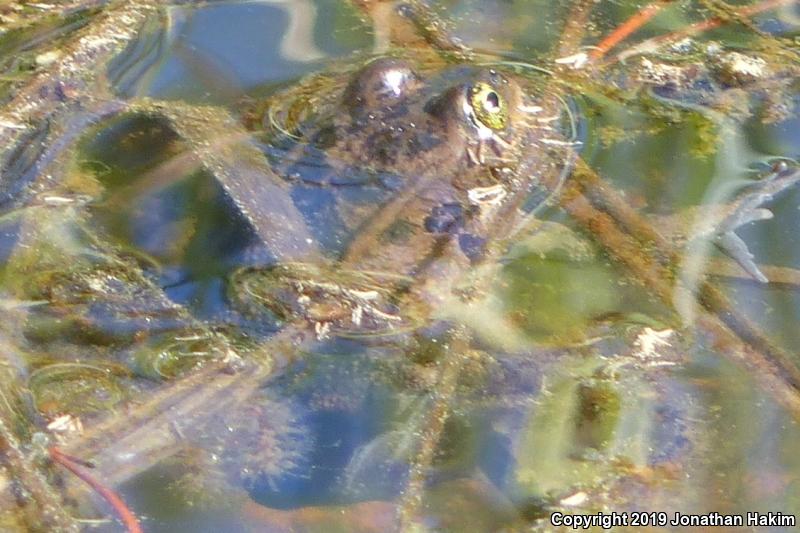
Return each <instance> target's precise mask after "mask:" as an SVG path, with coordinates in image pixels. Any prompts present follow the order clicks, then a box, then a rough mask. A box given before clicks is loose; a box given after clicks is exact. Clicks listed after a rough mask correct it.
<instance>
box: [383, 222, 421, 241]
mask: <svg viewBox="0 0 800 533" xmlns="http://www.w3.org/2000/svg"><path fill="white" fill-rule="evenodd" d="M415 232H416V230H415V228H414V226H413V225H412V224H411V223H410V222H409V221H407V220H403V219H400V220H397V221H396V222H394V223H393V224H392V225H391V226H389V227H388V228H387V229H386V231H384V232H383V233H382V234H381V241H382V242H383V243H384V244H388V243H391V244H405V243H406V242H408V241H409V240H410V239H411V237H412V236H413V235H414V233H415Z"/></svg>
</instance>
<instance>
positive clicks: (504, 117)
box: [469, 83, 508, 130]
mask: <svg viewBox="0 0 800 533" xmlns="http://www.w3.org/2000/svg"><path fill="white" fill-rule="evenodd" d="M469 105H470V107H472V111H473V112H474V113H475V117H476V118H477V119H478V120H479V121H480V122H481V124H483V125H484V126H486V127H488V128H491V129H493V130H502V129H503V128H505V127H506V122H508V109H507V107H506V102H505V101H504V100H503V98H502V97H501V96H500V95H499V94H498V93H497V91H495V90H494V89H493V88H492V86H491V85H489V84H487V83H476V84H475V85H474V86H473V87H472V88H471V89H470V90H469Z"/></svg>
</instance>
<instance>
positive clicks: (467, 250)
mask: <svg viewBox="0 0 800 533" xmlns="http://www.w3.org/2000/svg"><path fill="white" fill-rule="evenodd" d="M458 245H459V247H460V248H461V251H462V252H463V253H464V255H466V256H467V258H468V259H469V260H470V261H471V262H473V263H475V262H477V261H479V260H480V258H481V257H483V252H484V250H485V248H486V239H485V238H483V237H479V236H477V235H473V234H471V233H462V234H461V235H459V236H458Z"/></svg>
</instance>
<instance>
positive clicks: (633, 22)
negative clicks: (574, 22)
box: [589, 2, 667, 60]
mask: <svg viewBox="0 0 800 533" xmlns="http://www.w3.org/2000/svg"><path fill="white" fill-rule="evenodd" d="M666 4H667V2H653V3H652V4H648V5H646V6H645V7H643V8H642V9H641V10H639V12H638V13H636V14H635V15H633V16H632V17H630V18H629V19H628V20H626V21H625V22H623V23H622V24H620V25H619V26H617V28H616V29H615V30H614V31H612V32H611V33H610V34H608V35H607V36H606V38H605V39H603V40H602V41H600V43H599V44H598V45H597V46H596V47H595V48H593V49H592V51H591V52H589V57H590V58H591V59H593V60H597V59H600V58H601V57H603V56H604V55H606V52H608V51H609V50H611V49H612V48H614V47H615V46H617V45H618V44H619V43H620V42H622V41H624V40H625V39H626V38H627V37H628V35H630V34H631V33H633V32H635V31H636V30H638V29H639V28H641V27H642V26H644V25H645V24H646V23H647V21H648V20H650V19H651V18H653V17H654V16H655V15H656V13H658V12H659V11H661V8H663V7H664V6H665V5H666Z"/></svg>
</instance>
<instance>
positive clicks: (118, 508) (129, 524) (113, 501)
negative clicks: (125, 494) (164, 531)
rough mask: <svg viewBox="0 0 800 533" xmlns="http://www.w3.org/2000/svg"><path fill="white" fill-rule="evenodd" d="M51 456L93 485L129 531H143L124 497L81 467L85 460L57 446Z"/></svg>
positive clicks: (130, 532)
mask: <svg viewBox="0 0 800 533" xmlns="http://www.w3.org/2000/svg"><path fill="white" fill-rule="evenodd" d="M50 458H51V459H52V460H53V462H55V463H58V464H60V465H61V466H63V467H64V468H66V469H67V470H69V471H70V472H72V473H73V474H75V475H76V476H78V477H79V478H80V479H81V480H82V481H83V482H84V483H86V484H87V485H89V486H90V487H92V489H94V491H95V492H97V493H98V494H99V495H100V496H102V497H103V499H104V500H105V501H107V502H108V503H109V505H111V507H112V508H113V509H114V512H115V513H116V514H117V517H118V518H119V519H120V520H121V521H122V523H123V524H124V525H125V528H126V529H127V530H128V533H143V532H142V526H141V525H140V524H139V520H138V519H137V518H136V515H134V514H133V512H132V511H131V510H130V509H129V508H128V506H127V505H125V502H124V501H122V498H120V496H119V495H118V494H117V493H116V492H114V491H113V490H112V489H110V488H108V487H106V486H105V485H103V484H102V483H100V482H99V481H98V480H96V479H95V478H93V477H92V476H90V475H89V474H88V473H86V472H84V471H83V469H81V467H80V465H79V464H78V463H79V462H81V463H82V462H83V461H76V460H75V459H73V458H72V457H70V456H69V455H67V454H65V453H64V452H62V451H61V450H59V449H58V448H56V447H55V446H52V447H51V448H50Z"/></svg>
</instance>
